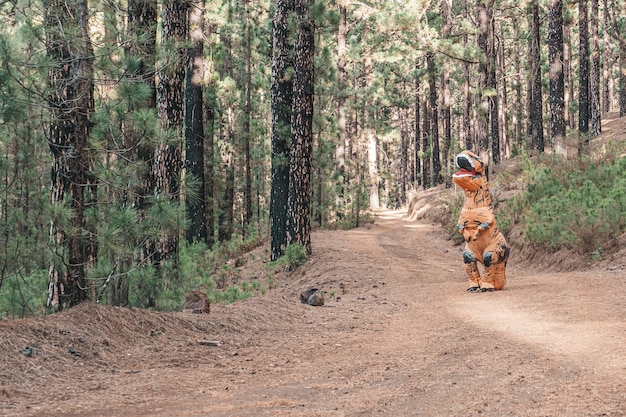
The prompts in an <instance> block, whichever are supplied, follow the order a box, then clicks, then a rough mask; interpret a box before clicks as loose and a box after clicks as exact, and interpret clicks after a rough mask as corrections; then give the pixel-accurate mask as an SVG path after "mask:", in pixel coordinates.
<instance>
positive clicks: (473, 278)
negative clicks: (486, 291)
mask: <svg viewBox="0 0 626 417" xmlns="http://www.w3.org/2000/svg"><path fill="white" fill-rule="evenodd" d="M463 262H464V263H465V272H467V276H468V277H469V288H468V289H467V291H470V292H476V291H479V290H480V272H479V271H478V265H477V264H476V263H477V261H476V258H475V257H474V254H473V253H472V252H470V251H469V250H467V249H465V252H463Z"/></svg>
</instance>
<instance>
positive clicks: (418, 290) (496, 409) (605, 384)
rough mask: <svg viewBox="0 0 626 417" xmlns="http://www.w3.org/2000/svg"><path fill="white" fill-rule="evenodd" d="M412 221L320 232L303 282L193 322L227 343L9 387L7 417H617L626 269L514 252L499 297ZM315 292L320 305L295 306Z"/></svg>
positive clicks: (173, 347)
mask: <svg viewBox="0 0 626 417" xmlns="http://www.w3.org/2000/svg"><path fill="white" fill-rule="evenodd" d="M405 214H406V213H405V212H403V211H381V212H379V213H378V214H377V220H376V222H375V224H373V225H371V224H370V225H366V226H363V227H360V228H357V229H354V230H350V231H317V232H315V233H314V234H313V255H312V256H311V257H310V260H309V262H307V264H306V266H305V268H304V270H303V272H302V273H300V272H296V273H294V274H292V275H288V276H287V277H286V278H285V279H281V280H280V282H276V286H277V288H276V289H274V290H272V291H270V292H268V293H267V294H266V295H263V296H259V297H255V299H251V300H247V301H244V302H239V303H235V304H233V305H230V306H220V305H215V306H211V314H210V315H209V316H204V317H197V316H194V317H193V318H192V319H193V320H194V322H195V323H198V322H201V321H202V320H204V321H207V320H208V323H207V324H206V326H207V334H205V335H198V336H197V339H202V338H209V339H210V338H215V339H217V340H220V342H221V344H220V346H214V347H207V346H198V345H196V344H194V343H192V342H191V343H190V342H187V343H184V341H185V340H189V333H188V332H187V333H184V334H182V333H181V334H180V335H178V334H175V333H172V331H171V330H169V327H168V332H169V333H168V334H167V338H165V336H163V338H162V339H161V340H160V342H159V341H158V340H156V339H157V338H158V337H161V336H157V338H152V339H155V340H152V339H148V340H150V343H151V344H149V345H146V344H142V343H143V342H141V340H143V339H141V340H138V341H137V343H136V344H135V346H133V347H132V348H128V350H127V352H126V353H125V355H118V356H115V357H114V360H115V369H116V371H115V372H105V371H104V370H102V369H101V368H102V366H101V367H97V366H95V365H94V366H87V365H89V364H87V365H86V367H87V369H86V370H85V371H81V369H80V366H79V365H76V366H75V367H73V368H72V369H68V370H67V375H64V376H59V378H57V379H53V380H50V381H47V382H46V381H44V382H45V383H47V386H48V387H49V388H48V389H47V390H41V392H39V388H37V389H33V390H32V392H31V391H29V390H28V389H25V388H24V387H23V386H22V387H18V388H16V389H14V390H11V389H10V388H6V387H5V388H4V389H3V390H0V392H2V391H3V392H4V396H2V395H0V415H6V416H38V417H39V416H51V415H54V416H65V417H70V416H73V417H74V416H75V417H78V416H81V417H113V416H137V417H148V416H150V417H154V416H162V417H166V416H167V417H186V416H207V417H208V416H211V417H214V416H233V417H239V416H241V417H245V416H307V417H309V416H311V417H312V416H325V417H326V416H383V415H384V416H478V415H480V416H494V417H495V416H498V417H501V416H626V343H625V340H626V271H625V270H624V269H623V265H619V266H617V267H616V268H605V269H594V270H587V271H577V272H574V273H552V272H537V271H528V270H524V268H521V267H518V266H517V262H516V258H515V253H513V254H512V257H511V260H510V262H509V267H508V269H507V279H508V283H507V285H506V286H505V288H504V289H503V290H502V291H497V292H494V293H482V294H481V293H478V294H476V293H467V292H466V291H465V289H466V286H467V284H466V278H465V272H464V269H463V265H462V257H461V255H462V248H461V247H459V246H454V245H453V243H452V242H451V241H449V240H447V239H445V238H444V237H443V236H442V234H441V231H440V228H439V227H437V226H432V225H430V224H426V223H422V222H419V221H409V220H407V219H406V218H405ZM309 287H316V288H320V289H323V290H324V291H325V293H326V303H325V306H323V307H312V306H308V305H305V304H300V302H299V299H298V297H299V293H300V292H301V291H302V290H304V289H306V288H309ZM164 316H165V317H164V318H162V320H168V318H167V315H164ZM171 316H175V318H176V319H177V320H181V318H184V319H185V320H187V319H186V317H188V316H184V315H183V314H182V313H176V314H174V315H171ZM190 320H191V319H190ZM237 323H240V324H241V325H240V326H238V325H237ZM0 324H1V323H0ZM164 326H165V325H164ZM0 330H2V328H1V327H0ZM181 331H182V330H181ZM176 341H179V342H180V343H175V342H176ZM157 342H158V343H159V344H158V345H155V343H157ZM146 343H147V342H146ZM155 346H158V348H157V347H155ZM125 356H126V357H128V358H129V359H128V360H125V359H124V358H125ZM112 360H113V359H112ZM0 363H1V362H0ZM73 375H74V377H73ZM40 383H41V381H39V382H33V384H34V385H33V386H34V387H38V386H39V385H38V384H40Z"/></svg>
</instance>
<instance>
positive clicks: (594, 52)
mask: <svg viewBox="0 0 626 417" xmlns="http://www.w3.org/2000/svg"><path fill="white" fill-rule="evenodd" d="M599 13H600V11H599V8H598V0H591V15H590V17H591V19H590V30H589V31H590V34H591V48H590V52H591V70H590V74H589V96H590V102H591V111H590V113H591V134H592V135H593V136H598V135H599V134H600V132H602V108H601V107H600V96H601V86H600V53H601V50H600V40H599V37H600V35H599V28H598V18H599Z"/></svg>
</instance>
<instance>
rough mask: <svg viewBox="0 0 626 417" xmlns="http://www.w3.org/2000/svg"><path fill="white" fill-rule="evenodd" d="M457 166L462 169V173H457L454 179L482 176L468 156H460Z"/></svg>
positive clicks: (457, 158)
mask: <svg viewBox="0 0 626 417" xmlns="http://www.w3.org/2000/svg"><path fill="white" fill-rule="evenodd" d="M456 166H457V167H459V168H460V171H457V172H455V173H454V174H453V176H454V177H457V178H458V177H465V176H472V177H477V176H480V174H479V173H477V172H476V170H475V169H474V164H472V161H470V159H469V158H468V157H467V156H466V155H463V154H459V155H457V156H456Z"/></svg>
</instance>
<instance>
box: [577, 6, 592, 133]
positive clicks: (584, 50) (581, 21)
mask: <svg viewBox="0 0 626 417" xmlns="http://www.w3.org/2000/svg"><path fill="white" fill-rule="evenodd" d="M587 4H588V1H587V0H579V1H578V36H579V41H578V43H579V53H578V56H579V58H578V62H579V69H578V131H579V132H580V133H582V134H586V133H587V132H589V119H590V117H589V110H590V109H591V103H590V102H589V23H588V12H587Z"/></svg>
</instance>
